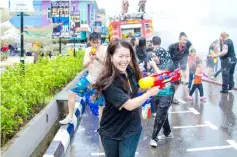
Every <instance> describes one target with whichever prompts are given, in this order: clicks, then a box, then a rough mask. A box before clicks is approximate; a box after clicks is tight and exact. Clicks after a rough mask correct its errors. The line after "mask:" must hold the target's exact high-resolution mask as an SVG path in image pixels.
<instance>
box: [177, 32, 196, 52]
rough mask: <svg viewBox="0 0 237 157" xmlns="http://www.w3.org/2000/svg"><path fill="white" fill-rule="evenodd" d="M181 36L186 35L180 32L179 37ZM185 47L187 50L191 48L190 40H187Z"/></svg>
mask: <svg viewBox="0 0 237 157" xmlns="http://www.w3.org/2000/svg"><path fill="white" fill-rule="evenodd" d="M182 35H186V33H185V32H181V33H180V36H182ZM186 36H187V35H186ZM185 46H186V47H187V48H188V50H190V49H191V48H192V46H193V44H192V43H191V41H190V40H188V39H187V43H186V44H185Z"/></svg>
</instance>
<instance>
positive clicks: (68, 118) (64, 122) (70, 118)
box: [59, 115, 73, 125]
mask: <svg viewBox="0 0 237 157" xmlns="http://www.w3.org/2000/svg"><path fill="white" fill-rule="evenodd" d="M59 123H60V124H62V125H65V124H69V123H71V124H73V117H70V116H69V115H68V116H67V117H66V118H65V119H63V120H60V121H59Z"/></svg>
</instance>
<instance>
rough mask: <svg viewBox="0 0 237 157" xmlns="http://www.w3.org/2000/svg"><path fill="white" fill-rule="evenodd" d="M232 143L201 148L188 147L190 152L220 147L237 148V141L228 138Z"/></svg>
mask: <svg viewBox="0 0 237 157" xmlns="http://www.w3.org/2000/svg"><path fill="white" fill-rule="evenodd" d="M226 141H227V142H228V143H229V144H230V145H226V146H213V147H201V148H191V149H187V151H188V152H195V151H205V150H218V149H227V148H234V149H236V150H237V143H236V142H235V141H234V140H226Z"/></svg>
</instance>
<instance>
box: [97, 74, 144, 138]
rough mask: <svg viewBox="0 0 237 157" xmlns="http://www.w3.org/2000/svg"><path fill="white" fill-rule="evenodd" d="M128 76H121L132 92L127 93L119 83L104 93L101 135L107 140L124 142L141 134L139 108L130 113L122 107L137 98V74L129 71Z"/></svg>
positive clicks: (114, 82)
mask: <svg viewBox="0 0 237 157" xmlns="http://www.w3.org/2000/svg"><path fill="white" fill-rule="evenodd" d="M127 73H128V76H127V77H126V75H125V74H121V75H122V78H123V79H125V81H128V80H129V82H130V85H131V90H128V91H130V92H126V91H124V90H123V88H122V86H121V84H119V83H118V82H117V81H115V80H116V79H115V80H114V81H113V83H112V84H111V85H110V86H109V87H108V88H107V89H106V90H104V91H103V95H104V97H105V107H104V110H103V114H102V118H101V122H100V128H99V133H100V135H101V136H103V137H105V138H110V139H114V140H123V139H125V138H127V137H129V136H132V135H137V134H140V133H141V130H142V127H141V118H140V114H139V113H140V112H139V108H137V109H135V110H132V111H128V110H126V109H125V108H122V109H121V107H122V106H123V104H125V103H126V102H127V101H128V100H129V99H131V98H134V97H136V96H137V93H138V84H137V81H136V78H135V74H134V73H133V72H132V71H131V70H130V69H128V70H127Z"/></svg>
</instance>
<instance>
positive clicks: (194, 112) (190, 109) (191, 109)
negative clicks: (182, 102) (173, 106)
mask: <svg viewBox="0 0 237 157" xmlns="http://www.w3.org/2000/svg"><path fill="white" fill-rule="evenodd" d="M188 109H189V111H170V112H169V113H171V114H174V113H190V112H192V113H193V114H200V113H199V112H198V111H197V110H195V109H194V108H188Z"/></svg>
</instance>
